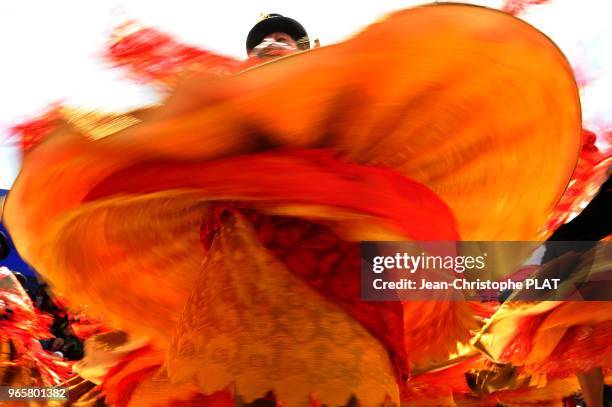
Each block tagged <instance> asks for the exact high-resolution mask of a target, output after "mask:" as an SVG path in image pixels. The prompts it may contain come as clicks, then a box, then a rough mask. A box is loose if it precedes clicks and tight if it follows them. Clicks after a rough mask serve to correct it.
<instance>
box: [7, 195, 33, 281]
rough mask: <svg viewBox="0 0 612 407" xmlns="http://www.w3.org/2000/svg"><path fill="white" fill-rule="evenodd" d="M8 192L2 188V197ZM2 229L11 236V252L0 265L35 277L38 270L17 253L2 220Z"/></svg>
mask: <svg viewBox="0 0 612 407" xmlns="http://www.w3.org/2000/svg"><path fill="white" fill-rule="evenodd" d="M8 192H9V191H7V190H4V189H0V197H3V196H5V195H6V194H7V193H8ZM0 231H2V232H3V233H4V234H5V235H6V236H7V237H8V238H9V244H10V248H11V252H10V253H9V255H8V257H7V258H6V259H4V260H0V267H2V266H4V267H7V268H8V269H10V270H12V271H18V272H20V273H21V274H23V275H24V276H26V277H34V278H35V277H36V272H35V271H34V269H33V268H32V267H30V266H29V265H28V264H27V263H26V262H24V261H23V259H22V258H21V257H20V256H19V253H17V250H15V245H14V244H13V241H12V240H11V237H10V236H9V234H8V232H7V230H6V228H5V227H4V225H3V224H2V223H1V222H0Z"/></svg>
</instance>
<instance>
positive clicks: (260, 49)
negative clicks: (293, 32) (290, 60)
mask: <svg viewBox="0 0 612 407" xmlns="http://www.w3.org/2000/svg"><path fill="white" fill-rule="evenodd" d="M297 51H298V46H297V42H295V40H294V39H293V38H291V36H290V35H289V34H285V33H282V32H276V33H272V34H269V35H268V36H266V37H265V38H264V39H263V41H262V42H261V43H260V44H259V45H257V46H256V47H255V48H253V49H252V50H251V52H249V56H250V57H254V56H255V57H260V58H268V57H278V56H282V55H288V54H293V53H294V52H297Z"/></svg>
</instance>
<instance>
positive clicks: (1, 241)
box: [0, 232, 11, 260]
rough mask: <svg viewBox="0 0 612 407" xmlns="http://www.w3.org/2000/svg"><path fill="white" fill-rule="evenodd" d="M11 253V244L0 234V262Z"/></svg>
mask: <svg viewBox="0 0 612 407" xmlns="http://www.w3.org/2000/svg"><path fill="white" fill-rule="evenodd" d="M10 252H11V244H10V243H9V240H8V237H6V235H5V234H4V233H2V232H0V260H4V259H6V258H7V257H8V255H9V254H10Z"/></svg>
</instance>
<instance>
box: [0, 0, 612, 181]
mask: <svg viewBox="0 0 612 407" xmlns="http://www.w3.org/2000/svg"><path fill="white" fill-rule="evenodd" d="M422 3H423V2H422V1H402V0H369V1H359V2H357V1H339V0H337V1H325V2H323V1H318V0H317V1H295V0H288V1H273V0H269V1H249V0H244V1H235V0H222V1H204V0H197V1H189V0H173V1H153V0H148V1H145V0H142V1H141V0H124V1H118V0H110V1H109V0H106V1H104V0H87V1H83V0H53V1H49V0H19V1H16V0H13V1H8V0H1V1H0V56H1V61H2V65H1V67H0V98H1V99H0V189H8V188H10V185H11V183H12V182H13V180H14V177H15V176H16V174H17V172H18V170H19V157H20V152H19V149H18V148H17V147H16V146H12V145H11V143H10V142H9V140H8V138H7V135H8V129H9V128H10V126H12V125H14V124H16V123H19V121H21V120H24V119H27V118H31V117H34V116H35V115H36V114H37V113H40V112H41V111H43V110H44V108H45V107H46V106H48V105H49V104H50V103H52V102H54V101H65V102H67V103H70V104H75V105H79V106H86V107H91V108H107V109H126V108H131V107H135V106H138V105H141V104H144V103H147V102H150V101H153V100H155V98H156V94H155V93H154V92H153V90H152V89H150V88H147V87H144V86H141V85H136V84H134V83H132V82H130V81H129V80H127V79H125V78H124V73H123V72H121V71H120V70H117V69H109V68H108V67H107V66H106V65H105V63H104V62H103V61H102V60H101V58H100V57H99V55H100V53H101V51H102V50H103V49H104V47H105V44H106V41H107V40H108V39H109V36H110V33H111V32H112V29H113V28H114V27H116V26H117V25H119V24H121V23H123V22H125V21H126V20H129V19H135V20H137V21H139V22H141V23H142V24H144V25H150V26H154V27H157V28H159V29H161V30H163V31H165V32H167V33H170V34H172V35H174V36H175V37H176V38H177V39H179V40H180V41H183V42H186V43H189V44H192V45H196V46H199V47H202V48H205V49H208V50H211V51H216V52H219V53H223V54H226V55H230V56H235V57H239V58H244V57H245V55H244V52H245V51H244V41H245V38H246V35H247V33H248V31H249V29H250V28H251V27H252V26H253V24H254V23H255V22H256V21H257V18H258V17H259V15H260V13H280V14H284V15H288V16H290V17H293V18H295V19H297V20H298V21H300V22H301V23H302V24H303V25H304V26H305V27H306V29H307V31H308V32H309V34H310V36H311V38H319V39H320V41H321V44H322V45H326V44H330V43H333V42H337V41H341V40H342V39H345V38H347V37H349V36H350V35H352V34H353V33H355V32H357V31H359V30H360V29H361V28H362V27H364V26H365V25H367V24H368V23H370V22H372V21H374V20H376V19H377V18H379V17H381V16H382V15H384V14H385V13H387V12H389V11H392V10H396V9H401V8H405V7H408V6H411V5H415V4H422ZM473 3H477V4H482V5H487V6H490V7H500V5H501V3H502V1H501V0H491V1H474V2H473ZM611 4H612V2H610V1H609V0H556V1H555V0H553V1H552V2H550V3H549V4H546V5H543V6H539V5H538V6H532V7H531V8H529V9H528V12H527V13H526V14H523V15H521V17H522V18H524V19H526V20H527V21H529V22H531V23H532V24H534V25H535V26H536V27H538V28H540V29H541V30H542V31H543V32H545V33H546V34H548V35H549V36H550V37H551V38H552V39H553V40H555V41H556V42H557V43H558V44H559V46H560V47H561V48H562V49H563V50H564V51H565V53H566V54H567V56H568V57H569V59H570V60H571V61H572V63H573V64H574V65H575V66H578V67H579V68H580V70H581V71H582V70H585V71H586V72H587V73H588V76H589V78H590V79H591V84H590V86H588V87H586V88H585V90H584V92H583V110H584V114H585V121H587V122H588V123H589V126H590V127H592V128H594V129H595V130H600V129H602V128H607V127H612V23H611V22H610V21H611V19H610V15H612V13H611V10H610V8H611V7H610V5H611Z"/></svg>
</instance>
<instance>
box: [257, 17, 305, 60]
mask: <svg viewBox="0 0 612 407" xmlns="http://www.w3.org/2000/svg"><path fill="white" fill-rule="evenodd" d="M276 32H282V33H285V34H288V35H289V36H291V38H293V39H294V40H295V41H296V42H297V44H298V48H299V49H301V50H306V49H310V41H309V40H308V33H307V32H306V29H305V28H304V27H303V26H302V24H300V23H298V22H297V21H295V20H294V19H292V18H289V17H285V16H282V15H280V14H268V15H267V16H265V17H264V19H263V20H261V21H260V22H258V23H257V24H255V26H254V27H253V28H251V31H249V35H248V36H247V40H246V48H247V52H249V51H251V50H252V49H253V48H255V47H256V46H257V45H259V44H261V42H262V41H263V39H264V38H266V37H267V36H268V35H270V34H272V33H276Z"/></svg>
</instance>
